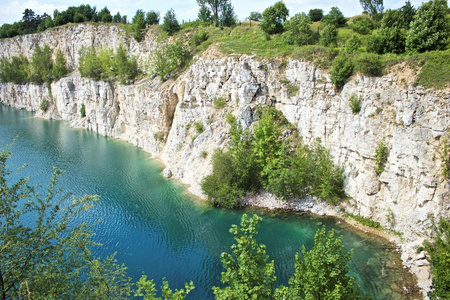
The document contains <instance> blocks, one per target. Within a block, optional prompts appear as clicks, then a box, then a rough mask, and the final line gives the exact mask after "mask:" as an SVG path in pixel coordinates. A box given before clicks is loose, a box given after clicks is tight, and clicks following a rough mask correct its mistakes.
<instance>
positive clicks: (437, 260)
mask: <svg viewBox="0 0 450 300" xmlns="http://www.w3.org/2000/svg"><path fill="white" fill-rule="evenodd" d="M435 234H436V237H435V239H434V241H432V242H430V241H425V242H424V250H425V251H427V252H428V254H429V259H428V260H429V261H430V263H431V266H432V269H431V276H432V282H433V289H432V290H431V291H430V292H428V297H430V299H433V300H435V299H449V298H450V220H449V219H445V218H441V219H440V220H439V224H438V226H437V228H436V229H435Z"/></svg>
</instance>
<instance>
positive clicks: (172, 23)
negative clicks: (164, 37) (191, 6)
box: [162, 8, 180, 35]
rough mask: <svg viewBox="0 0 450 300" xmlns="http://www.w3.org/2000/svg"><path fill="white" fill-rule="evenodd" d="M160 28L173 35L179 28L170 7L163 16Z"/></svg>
mask: <svg viewBox="0 0 450 300" xmlns="http://www.w3.org/2000/svg"><path fill="white" fill-rule="evenodd" d="M162 29H163V30H164V31H165V32H167V33H168V34H169V35H173V34H174V33H175V32H177V31H178V30H180V24H179V23H178V20H177V17H176V15H175V12H174V10H173V9H172V8H171V9H169V10H168V11H167V13H166V15H165V16H164V23H163V24H162Z"/></svg>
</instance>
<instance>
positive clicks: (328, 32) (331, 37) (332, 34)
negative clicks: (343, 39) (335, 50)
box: [319, 24, 338, 47]
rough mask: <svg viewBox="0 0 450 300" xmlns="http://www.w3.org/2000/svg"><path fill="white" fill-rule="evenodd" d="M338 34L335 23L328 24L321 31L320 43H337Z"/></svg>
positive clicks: (324, 44) (327, 44) (329, 44)
mask: <svg viewBox="0 0 450 300" xmlns="http://www.w3.org/2000/svg"><path fill="white" fill-rule="evenodd" d="M337 36H338V30H337V28H336V27H335V26H334V25H333V24H327V25H325V27H324V28H323V30H322V32H321V33H320V40H319V43H320V44H321V45H322V46H325V47H328V46H333V45H336V42H337Z"/></svg>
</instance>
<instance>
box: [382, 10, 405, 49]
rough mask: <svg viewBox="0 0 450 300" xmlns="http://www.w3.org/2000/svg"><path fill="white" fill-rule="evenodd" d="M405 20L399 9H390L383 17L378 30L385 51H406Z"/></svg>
mask: <svg viewBox="0 0 450 300" xmlns="http://www.w3.org/2000/svg"><path fill="white" fill-rule="evenodd" d="M404 27H405V21H404V18H403V14H402V13H401V12H400V11H399V10H391V9H388V10H387V11H386V12H385V13H384V14H383V18H382V19H381V26H380V29H379V30H378V35H379V37H380V42H381V45H380V47H381V49H382V52H383V53H396V54H400V53H403V52H405V33H404V31H403V28H404Z"/></svg>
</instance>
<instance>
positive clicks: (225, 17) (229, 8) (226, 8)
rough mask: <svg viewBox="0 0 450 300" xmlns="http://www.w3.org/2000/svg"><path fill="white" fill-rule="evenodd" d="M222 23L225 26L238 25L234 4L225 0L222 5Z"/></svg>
mask: <svg viewBox="0 0 450 300" xmlns="http://www.w3.org/2000/svg"><path fill="white" fill-rule="evenodd" d="M220 10H221V13H220V25H221V26H225V27H232V26H234V25H236V16H235V14H234V8H233V5H231V2H228V1H227V2H224V3H223V4H222V7H221V9H220Z"/></svg>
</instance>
